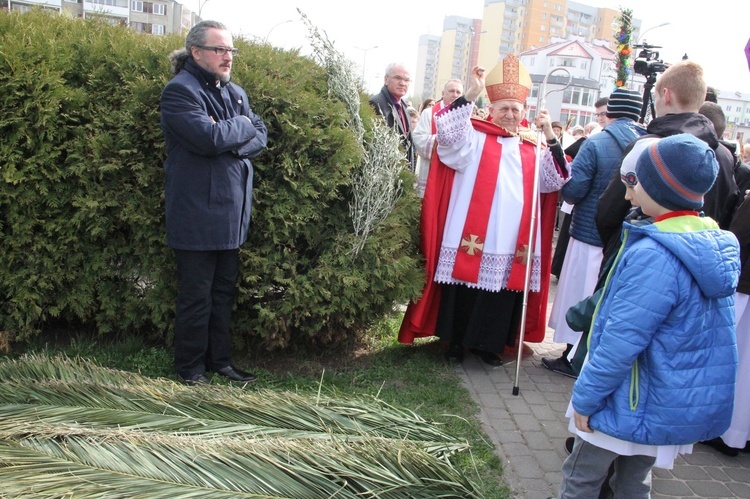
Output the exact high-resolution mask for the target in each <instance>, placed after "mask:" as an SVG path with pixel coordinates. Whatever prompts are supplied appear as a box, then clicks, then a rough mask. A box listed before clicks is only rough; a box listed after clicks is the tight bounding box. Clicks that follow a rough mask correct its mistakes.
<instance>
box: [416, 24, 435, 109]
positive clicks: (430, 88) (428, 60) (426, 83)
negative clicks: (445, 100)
mask: <svg viewBox="0 0 750 499" xmlns="http://www.w3.org/2000/svg"><path fill="white" fill-rule="evenodd" d="M439 56H440V37H439V36H437V35H422V36H420V37H419V48H418V49H417V68H416V71H415V72H414V88H413V92H414V95H416V96H418V97H419V98H420V99H421V100H418V101H415V102H414V105H419V104H420V103H421V102H422V101H423V100H424V99H426V98H428V97H432V98H436V96H438V95H439V94H440V92H438V85H437V67H438V58H439Z"/></svg>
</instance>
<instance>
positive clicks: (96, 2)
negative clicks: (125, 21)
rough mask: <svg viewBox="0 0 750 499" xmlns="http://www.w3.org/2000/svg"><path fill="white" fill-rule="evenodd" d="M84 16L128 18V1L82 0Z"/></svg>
mask: <svg viewBox="0 0 750 499" xmlns="http://www.w3.org/2000/svg"><path fill="white" fill-rule="evenodd" d="M83 11H84V13H85V14H101V15H106V16H113V17H125V18H127V17H129V16H130V4H129V2H128V0H84V1H83Z"/></svg>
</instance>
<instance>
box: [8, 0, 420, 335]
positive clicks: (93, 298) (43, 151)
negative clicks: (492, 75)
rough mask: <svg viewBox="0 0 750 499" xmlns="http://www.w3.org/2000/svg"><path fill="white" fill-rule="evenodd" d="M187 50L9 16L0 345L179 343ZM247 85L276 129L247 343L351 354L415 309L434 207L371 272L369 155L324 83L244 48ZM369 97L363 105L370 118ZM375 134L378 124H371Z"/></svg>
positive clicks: (285, 60)
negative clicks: (139, 338)
mask: <svg viewBox="0 0 750 499" xmlns="http://www.w3.org/2000/svg"><path fill="white" fill-rule="evenodd" d="M183 43H184V38H183V37H181V36H166V37H154V36H149V35H141V34H137V33H135V32H133V31H131V30H128V29H125V28H121V27H111V26H108V25H106V24H103V23H98V22H91V21H82V20H76V19H70V18H67V17H66V16H58V15H50V14H45V13H43V12H40V11H34V12H30V13H27V14H18V13H2V14H0V137H2V138H1V139H0V175H1V178H2V182H0V189H2V190H1V191H0V237H1V238H2V240H1V241H0V331H6V332H9V333H10V334H11V336H12V337H13V338H15V339H19V340H23V339H28V338H30V337H31V336H33V335H34V334H36V333H38V332H39V331H40V330H42V329H43V327H44V326H45V325H46V324H49V323H50V322H51V321H54V322H55V323H59V322H61V323H63V324H64V325H67V326H69V327H72V326H75V327H76V328H78V329H79V330H81V329H83V330H87V331H90V332H92V334H105V333H109V332H118V333H122V332H125V333H132V332H139V333H147V334H149V335H152V336H154V337H160V338H164V339H168V337H169V335H170V334H171V328H172V321H173V313H174V312H173V309H174V300H175V294H176V283H175V267H174V261H173V254H172V252H171V250H170V249H169V248H167V246H166V244H165V235H164V234H165V231H164V194H163V170H162V164H163V161H164V157H165V147H164V140H163V137H162V134H161V129H160V124H159V96H160V93H161V90H162V88H163V87H164V85H165V83H166V82H167V81H168V80H169V78H170V71H169V63H168V60H167V57H166V56H167V54H168V53H169V52H170V51H171V50H173V49H175V48H178V47H180V46H182V45H183ZM236 46H238V47H239V49H240V56H239V57H238V58H237V59H235V64H234V70H233V80H234V81H235V82H237V83H238V84H240V85H241V86H242V87H243V88H245V90H247V92H248V94H249V96H250V99H251V106H252V107H253V110H254V111H255V112H256V113H257V114H258V115H259V116H261V117H262V118H263V119H264V121H265V122H266V125H267V126H268V129H269V139H268V143H269V147H268V149H267V150H266V151H265V152H264V153H262V154H261V155H260V156H259V157H258V158H257V159H256V160H255V161H254V164H255V167H256V173H255V180H256V182H255V191H254V207H253V209H254V212H253V222H252V227H251V235H250V239H249V240H248V242H247V243H246V244H245V245H244V246H243V250H242V252H241V260H242V269H241V278H240V283H239V296H238V300H237V310H236V312H235V317H234V330H235V338H237V339H238V341H240V342H245V343H247V341H249V340H260V341H261V342H262V343H263V344H265V346H267V347H269V348H274V347H282V346H285V345H287V344H289V343H290V342H296V341H298V340H304V341H310V340H313V341H317V342H322V343H328V342H337V341H341V340H343V339H346V338H349V337H351V336H352V335H354V334H357V333H359V332H361V331H362V330H364V328H366V327H367V326H369V325H370V324H371V323H372V322H373V321H374V320H376V319H378V318H379V317H382V316H383V315H384V314H386V313H388V311H390V310H391V308H392V306H393V304H394V302H403V301H406V300H408V299H409V298H411V297H413V296H415V295H416V294H417V293H418V291H419V288H420V287H421V285H422V279H423V277H422V275H423V274H422V272H421V270H420V262H419V259H418V257H417V250H416V248H417V242H416V241H417V237H418V227H417V224H418V222H417V220H418V211H419V200H418V198H416V196H415V195H414V192H413V189H412V188H411V187H410V184H412V182H413V176H411V174H409V173H406V172H404V173H403V180H404V184H405V185H406V186H407V187H406V188H405V189H404V191H405V193H404V196H403V197H402V199H401V200H400V201H399V203H398V205H397V206H396V209H395V210H394V211H393V212H392V213H391V214H390V216H389V217H388V218H387V219H386V220H385V221H384V222H383V223H381V225H380V226H379V227H378V229H377V231H376V232H375V234H374V235H373V236H372V237H371V239H370V240H369V241H368V243H367V245H366V246H365V248H364V249H363V251H362V252H361V253H360V254H359V255H358V256H357V257H356V258H354V257H353V256H352V254H351V248H352V245H353V237H354V236H353V234H352V224H351V220H350V218H349V201H350V198H351V190H350V185H349V180H350V178H351V174H352V172H353V171H354V169H355V168H357V167H358V165H359V161H360V146H359V144H357V142H356V137H355V135H354V133H352V131H351V130H350V129H349V128H348V125H347V115H346V112H345V110H344V107H343V105H341V104H340V103H338V102H336V101H335V100H333V99H332V98H331V97H329V95H328V89H327V85H326V79H325V74H324V71H323V69H322V68H320V67H319V66H318V65H317V64H315V63H314V62H313V61H311V60H310V59H309V58H306V57H302V56H300V55H299V54H298V53H297V52H294V51H292V52H288V51H281V50H279V49H275V48H273V47H270V46H267V45H254V44H248V43H246V42H245V41H243V40H236ZM364 102H366V101H365V97H364V96H363V103H364ZM361 114H362V116H363V117H364V118H365V122H366V123H367V122H368V120H369V119H370V118H372V116H373V115H372V112H371V111H370V109H369V108H368V107H367V106H366V105H363V106H362V111H361Z"/></svg>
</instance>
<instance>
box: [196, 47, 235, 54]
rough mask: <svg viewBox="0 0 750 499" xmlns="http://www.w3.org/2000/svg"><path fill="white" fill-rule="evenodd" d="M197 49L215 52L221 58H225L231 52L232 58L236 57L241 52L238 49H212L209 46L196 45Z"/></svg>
mask: <svg viewBox="0 0 750 499" xmlns="http://www.w3.org/2000/svg"><path fill="white" fill-rule="evenodd" d="M196 47H198V48H199V49H203V50H213V51H214V52H216V55H219V56H224V55H225V54H226V53H227V52H231V53H232V56H235V55H237V53H238V52H239V51H240V50H239V49H238V48H227V47H210V46H208V45H196Z"/></svg>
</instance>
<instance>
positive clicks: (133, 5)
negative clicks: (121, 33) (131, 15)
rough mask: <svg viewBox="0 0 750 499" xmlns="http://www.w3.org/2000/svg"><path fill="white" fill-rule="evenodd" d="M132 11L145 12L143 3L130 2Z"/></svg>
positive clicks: (135, 0) (137, 0)
mask: <svg viewBox="0 0 750 499" xmlns="http://www.w3.org/2000/svg"><path fill="white" fill-rule="evenodd" d="M130 10H132V11H133V12H143V2H141V1H139V0H133V1H132V2H130Z"/></svg>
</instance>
